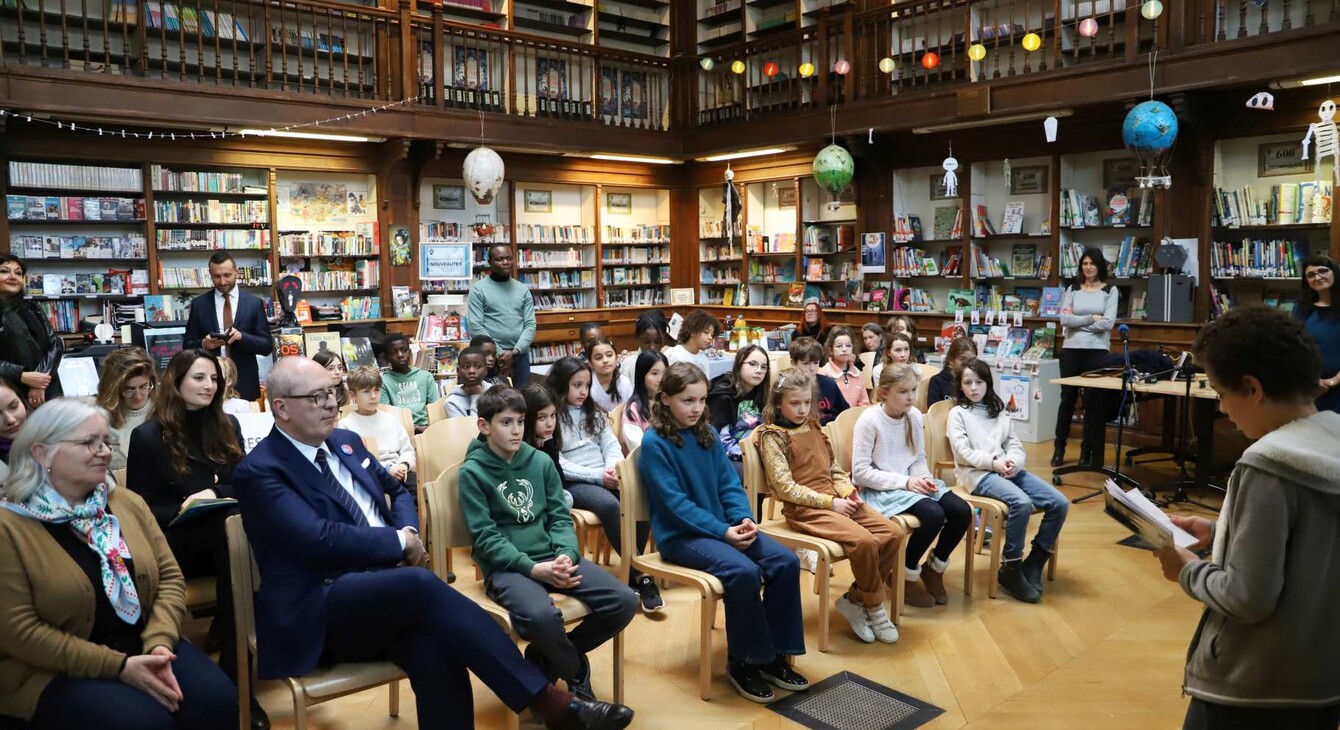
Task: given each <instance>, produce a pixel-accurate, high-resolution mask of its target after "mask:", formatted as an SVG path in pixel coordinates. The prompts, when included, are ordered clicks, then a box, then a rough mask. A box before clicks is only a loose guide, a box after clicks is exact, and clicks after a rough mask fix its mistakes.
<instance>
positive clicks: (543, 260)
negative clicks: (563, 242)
mask: <svg viewBox="0 0 1340 730" xmlns="http://www.w3.org/2000/svg"><path fill="white" fill-rule="evenodd" d="M582 259H583V257H582V252H581V251H580V250H579V249H576V248H569V249H567V250H564V249H552V248H551V249H530V248H523V249H521V250H520V251H517V257H516V263H517V266H519V267H521V268H523V269H537V268H541V267H545V266H548V267H561V266H594V264H589V263H587V262H586V261H584V260H582ZM486 265H487V264H486Z"/></svg>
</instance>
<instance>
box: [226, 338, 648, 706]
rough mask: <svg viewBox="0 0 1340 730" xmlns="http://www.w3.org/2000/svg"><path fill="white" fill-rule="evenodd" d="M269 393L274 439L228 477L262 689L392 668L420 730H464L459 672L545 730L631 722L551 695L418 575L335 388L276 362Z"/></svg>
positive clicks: (308, 365)
mask: <svg viewBox="0 0 1340 730" xmlns="http://www.w3.org/2000/svg"><path fill="white" fill-rule="evenodd" d="M268 383H269V385H268V392H267V397H268V399H269V401H270V410H271V411H272V412H273V414H274V419H275V428H274V430H273V431H271V432H270V435H269V436H267V437H266V438H265V439H264V440H262V441H261V442H260V443H259V444H257V445H256V448H254V449H253V450H252V451H251V453H250V454H248V455H247V456H246V458H245V459H243V460H242V462H241V464H239V465H238V467H237V469H236V470H235V471H234V472H233V486H234V489H235V490H236V492H237V499H238V502H239V503H240V506H241V511H242V520H243V524H244V525H245V526H246V532H247V537H248V539H249V540H250V542H251V546H252V549H253V551H254V554H255V556H256V562H257V564H258V565H259V566H260V571H261V588H260V594H259V596H257V599H256V638H257V645H258V657H257V670H258V673H259V675H260V676H261V677H264V678H280V677H290V676H298V675H302V674H305V673H307V672H309V671H311V670H312V669H313V668H314V667H316V665H317V664H318V663H321V662H359V661H370V660H390V661H392V662H395V663H396V664H397V665H399V666H400V667H401V668H403V669H404V670H405V673H406V674H408V675H409V680H410V684H411V685H412V686H413V688H414V694H415V698H416V701H417V706H418V712H419V726H420V727H421V728H434V729H435V728H453V729H455V728H470V727H473V725H474V720H473V716H474V711H473V701H472V697H471V692H470V678H469V675H468V674H467V670H469V671H471V672H474V673H475V675H476V676H478V677H479V678H480V680H482V681H483V682H484V684H485V685H487V686H488V687H489V689H491V690H493V692H494V693H495V694H497V695H498V697H499V699H501V700H502V701H503V703H504V704H506V705H507V706H508V707H510V708H511V709H512V710H513V711H515V712H520V711H521V710H523V709H525V708H527V707H529V708H531V709H532V710H533V711H534V712H535V714H536V715H537V716H539V717H540V718H541V719H542V720H543V721H544V722H545V723H546V725H547V726H548V727H550V728H563V729H567V728H573V729H576V728H609V729H612V730H613V729H617V728H623V727H626V726H627V725H628V723H629V722H631V721H632V719H633V713H632V711H631V710H629V709H628V708H627V707H624V706H622V705H613V704H608V703H604V702H583V701H581V700H578V699H576V698H575V697H574V696H573V695H572V694H571V693H568V692H561V691H559V690H558V689H557V688H556V687H554V686H553V685H552V684H550V683H549V682H548V680H547V679H546V678H545V676H544V674H542V673H541V672H540V670H539V669H538V668H536V667H535V666H533V665H532V664H530V663H528V662H527V661H526V660H525V659H523V658H522V656H521V653H520V652H519V651H517V648H516V645H515V644H514V643H512V641H511V639H509V638H508V637H507V634H505V633H504V632H503V631H502V629H501V628H499V626H498V625H497V623H495V622H494V620H493V619H492V618H490V617H489V615H488V614H487V613H485V612H484V610H483V609H481V608H480V607H479V606H478V605H477V604H475V603H474V602H473V601H471V600H470V599H469V598H466V597H465V596H463V595H461V594H460V593H457V592H456V590H455V589H453V588H451V587H450V586H448V585H447V584H446V583H445V582H443V581H442V580H440V579H438V578H437V577H436V576H435V575H433V574H432V573H431V572H430V571H428V570H427V569H425V568H424V567H422V566H423V565H424V564H425V563H426V562H427V556H426V555H425V553H424V548H423V542H422V541H421V540H420V539H419V534H418V517H417V515H416V513H415V501H414V498H413V497H411V496H410V494H409V492H407V491H405V489H404V487H403V485H401V483H400V481H399V480H397V479H396V478H395V477H392V476H391V475H390V474H389V473H388V472H387V471H386V470H385V469H383V468H382V467H381V465H380V464H379V463H378V462H377V457H376V456H374V455H373V454H371V453H369V452H368V451H367V449H365V448H363V444H362V441H361V440H360V439H359V437H358V436H357V435H356V434H354V433H353V432H352V431H346V430H343V429H338V430H337V429H336V428H335V421H336V419H337V417H338V415H339V414H338V406H337V405H336V403H335V393H336V390H335V389H336V387H337V386H338V384H339V381H338V379H336V378H335V377H334V376H332V375H331V374H330V373H328V372H327V371H326V369H325V368H323V367H321V366H320V365H318V364H316V363H315V362H313V361H311V360H308V359H307V358H304V357H285V358H282V359H281V360H280V361H279V362H278V363H276V364H275V367H274V369H273V370H271V371H270V376H269V380H268ZM388 497H389V498H390V507H389V508H388V507H387V506H386V502H387V498H388Z"/></svg>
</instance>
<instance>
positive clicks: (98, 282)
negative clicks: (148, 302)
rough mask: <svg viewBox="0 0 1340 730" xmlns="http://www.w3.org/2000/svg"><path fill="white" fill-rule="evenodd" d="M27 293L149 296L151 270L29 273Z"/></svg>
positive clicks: (26, 283) (36, 294) (52, 295)
mask: <svg viewBox="0 0 1340 730" xmlns="http://www.w3.org/2000/svg"><path fill="white" fill-rule="evenodd" d="M24 288H25V291H27V293H28V295H29V296H34V297H64V296H70V295H79V294H84V295H89V294H108V295H111V296H128V297H133V296H140V295H143V294H148V293H149V271H148V270H147V269H108V270H107V271H106V272H105V273H82V274H29V275H28V278H27V281H26V282H25V283H24Z"/></svg>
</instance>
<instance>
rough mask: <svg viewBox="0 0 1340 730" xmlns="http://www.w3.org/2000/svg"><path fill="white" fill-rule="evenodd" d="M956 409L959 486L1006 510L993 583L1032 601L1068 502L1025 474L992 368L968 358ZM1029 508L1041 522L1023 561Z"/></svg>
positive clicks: (952, 427) (952, 430) (953, 427)
mask: <svg viewBox="0 0 1340 730" xmlns="http://www.w3.org/2000/svg"><path fill="white" fill-rule="evenodd" d="M957 390H958V394H957V402H958V405H957V407H955V408H954V409H953V410H951V411H950V412H949V426H948V431H949V444H950V446H952V447H953V449H954V466H955V469H956V470H957V472H958V480H959V484H964V485H967V486H969V487H972V488H973V494H978V495H981V496H983V497H990V498H992V499H996V500H1000V501H1001V502H1004V503H1005V504H1006V506H1008V507H1009V509H1010V514H1009V516H1008V517H1007V518H1006V523H1005V549H1004V553H1003V557H1004V561H1005V562H1004V564H1003V565H1002V566H1001V568H1000V574H999V575H997V576H996V580H998V581H999V582H1000V585H1001V587H1003V588H1004V589H1005V590H1006V591H1008V592H1009V594H1010V595H1012V596H1014V597H1015V598H1017V599H1019V600H1021V601H1024V602H1026V603H1037V602H1038V601H1039V600H1040V599H1041V598H1042V568H1043V566H1045V565H1046V564H1047V561H1048V560H1049V559H1050V558H1051V555H1052V552H1053V551H1055V550H1056V539H1057V537H1058V536H1060V534H1061V526H1062V525H1063V524H1065V518H1066V514H1067V513H1068V512H1069V511H1070V502H1069V501H1068V500H1067V499H1066V497H1065V495H1064V494H1061V492H1060V491H1058V490H1057V489H1056V488H1055V487H1053V486H1052V485H1050V484H1048V483H1047V482H1045V481H1043V480H1042V479H1039V478H1038V477H1036V476H1033V475H1032V474H1029V473H1028V472H1026V471H1024V458H1025V457H1024V447H1023V444H1021V443H1020V442H1019V439H1018V438H1016V437H1015V435H1014V426H1013V425H1012V424H1011V423H1010V417H1009V416H1008V415H1006V414H1005V404H1004V403H1002V402H1001V400H1000V396H998V395H996V391H995V388H994V387H993V386H992V385H991V368H990V367H989V366H988V365H987V364H986V363H984V362H982V361H981V360H975V359H974V360H969V361H968V362H967V363H965V364H964V365H963V368H962V370H960V371H959V375H958V389H957ZM1034 507H1036V508H1038V509H1041V510H1042V511H1043V514H1042V524H1041V525H1040V526H1039V527H1038V534H1037V535H1036V536H1034V538H1033V550H1032V552H1030V553H1029V554H1028V558H1027V559H1024V537H1025V536H1026V535H1027V533H1028V518H1029V516H1031V515H1032V514H1033V509H1034Z"/></svg>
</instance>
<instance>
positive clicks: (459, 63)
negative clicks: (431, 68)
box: [451, 46, 489, 91]
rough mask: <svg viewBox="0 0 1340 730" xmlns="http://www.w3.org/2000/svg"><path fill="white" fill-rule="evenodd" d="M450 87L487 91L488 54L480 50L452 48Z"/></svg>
mask: <svg viewBox="0 0 1340 730" xmlns="http://www.w3.org/2000/svg"><path fill="white" fill-rule="evenodd" d="M452 51H453V53H452V56H453V58H452V64H451V85H452V86H455V87H457V88H460V89H477V90H479V91H488V90H489V53H488V51H485V50H483V49H480V48H466V47H465V46H455V47H453V48H452Z"/></svg>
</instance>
